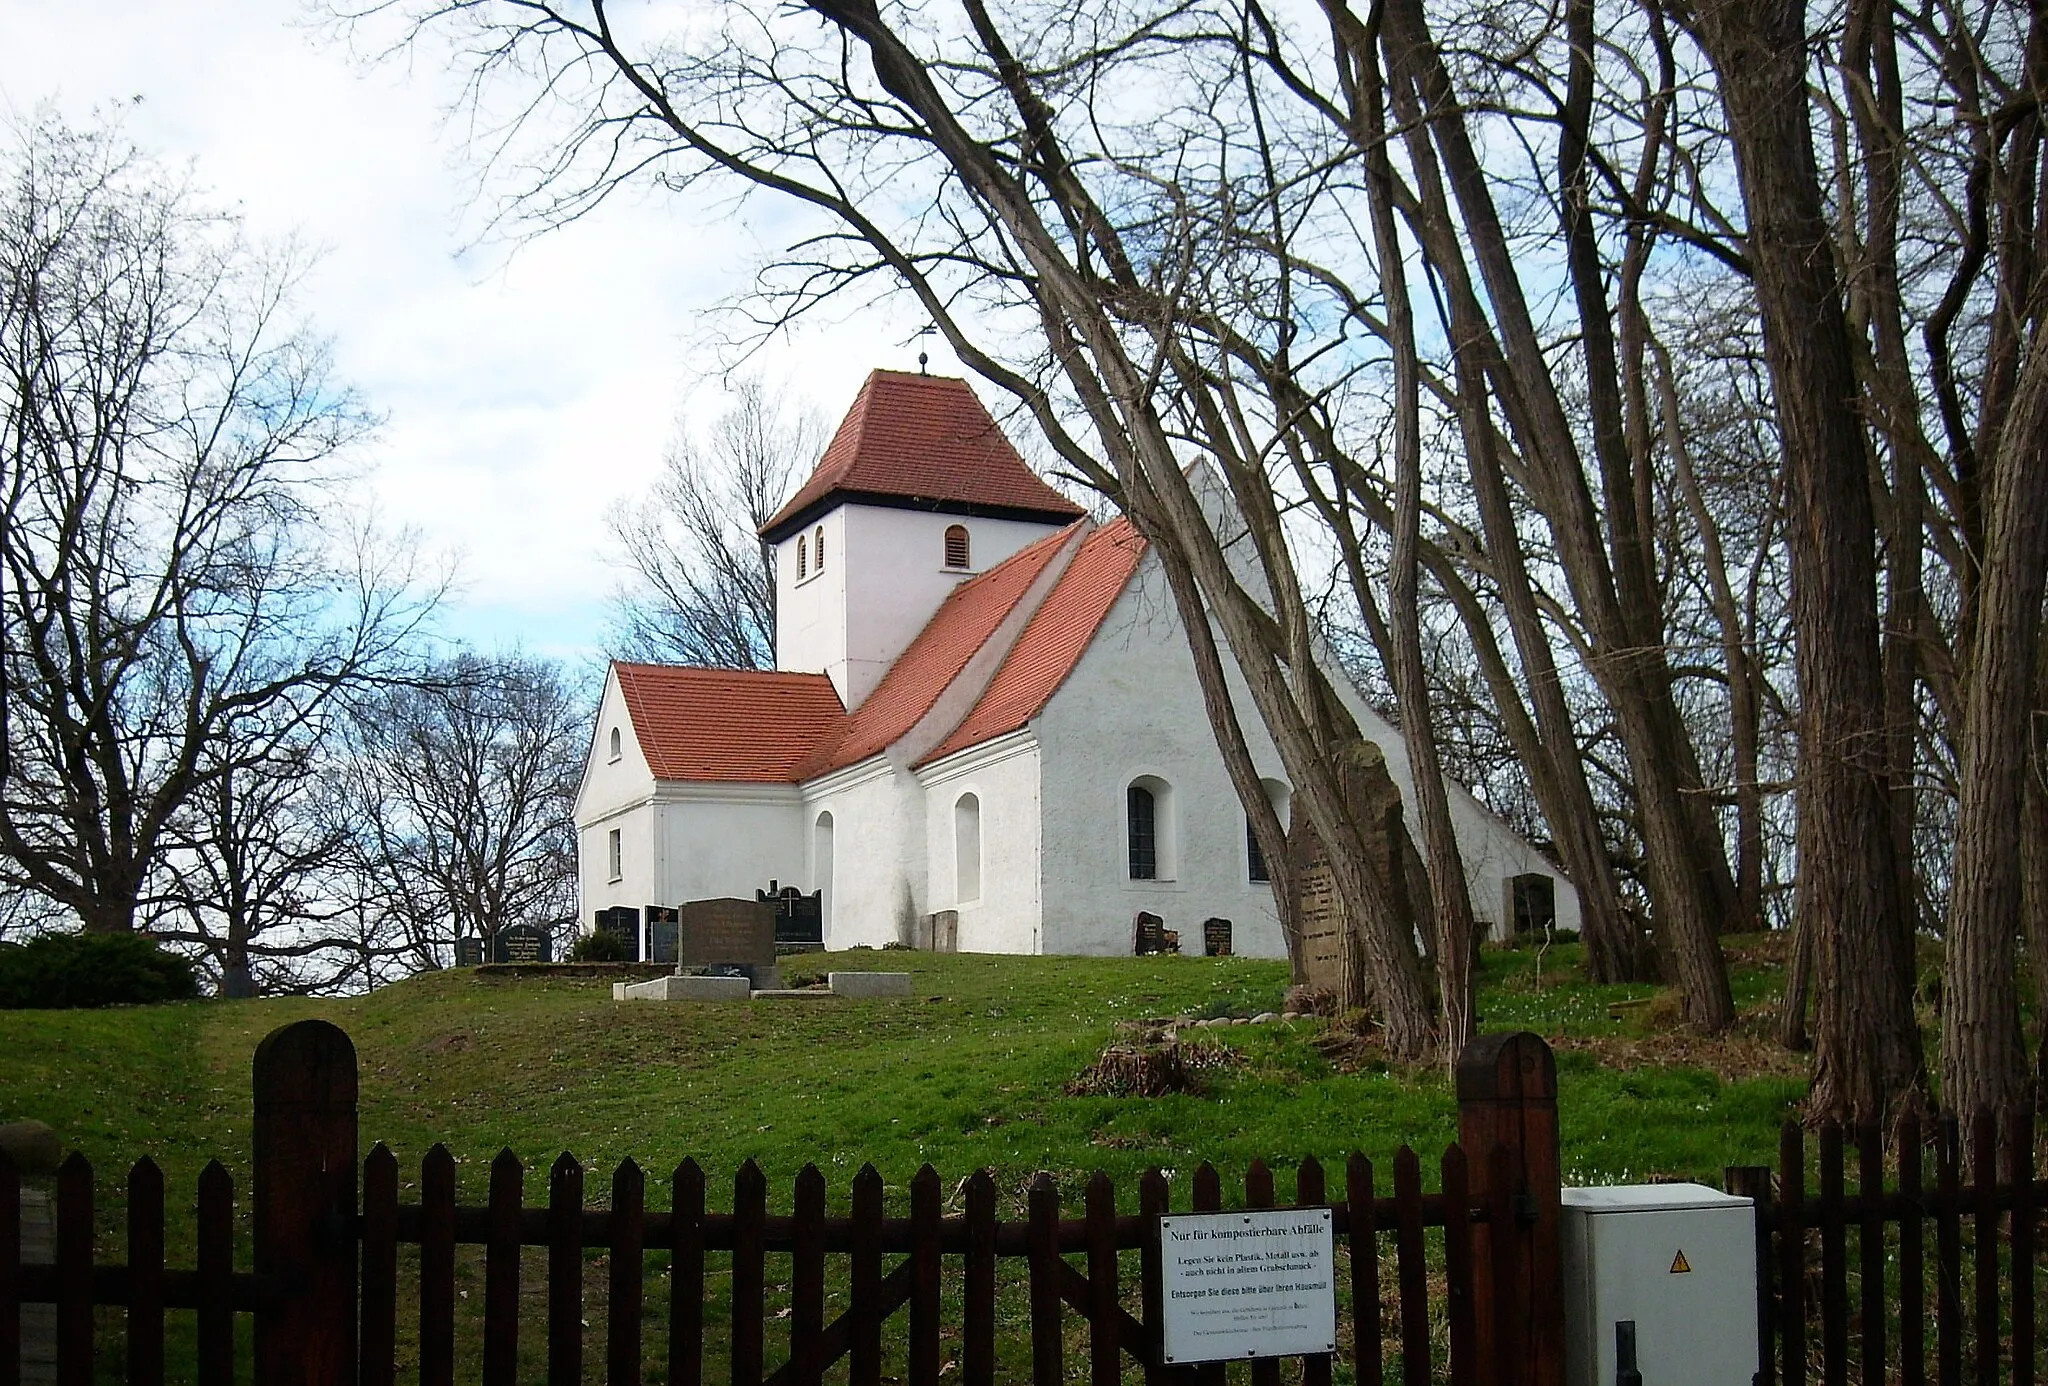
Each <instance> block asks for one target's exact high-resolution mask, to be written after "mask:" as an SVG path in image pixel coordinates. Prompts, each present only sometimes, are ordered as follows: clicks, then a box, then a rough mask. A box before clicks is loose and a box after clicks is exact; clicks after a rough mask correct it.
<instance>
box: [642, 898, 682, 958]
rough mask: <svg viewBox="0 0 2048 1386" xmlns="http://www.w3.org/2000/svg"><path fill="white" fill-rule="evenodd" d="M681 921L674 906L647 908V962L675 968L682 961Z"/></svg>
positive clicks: (651, 906) (650, 906)
mask: <svg viewBox="0 0 2048 1386" xmlns="http://www.w3.org/2000/svg"><path fill="white" fill-rule="evenodd" d="M681 920H682V916H681V915H680V914H679V913H678V912H677V911H676V909H675V907H674V906H672V905H649V906H648V907H647V961H649V962H655V963H668V964H670V965H671V966H673V965H674V964H675V963H676V962H678V961H679V960H680V958H681V954H680V953H679V952H678V948H679V946H680V939H681V933H682V930H681Z"/></svg>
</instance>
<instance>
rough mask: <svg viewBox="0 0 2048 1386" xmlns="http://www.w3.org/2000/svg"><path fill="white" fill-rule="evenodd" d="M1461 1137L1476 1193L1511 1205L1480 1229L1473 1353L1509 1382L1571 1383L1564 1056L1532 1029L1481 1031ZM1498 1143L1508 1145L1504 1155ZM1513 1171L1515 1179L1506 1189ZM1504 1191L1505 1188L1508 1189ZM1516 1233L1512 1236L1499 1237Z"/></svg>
mask: <svg viewBox="0 0 2048 1386" xmlns="http://www.w3.org/2000/svg"><path fill="white" fill-rule="evenodd" d="M1458 1143H1459V1145H1461V1146H1462V1147H1463V1148H1464V1151H1465V1154H1466V1156H1467V1157H1468V1158H1469V1159H1470V1161H1471V1166H1470V1169H1471V1173H1472V1176H1473V1178H1472V1186H1471V1188H1470V1190H1469V1196H1470V1198H1471V1200H1472V1202H1474V1203H1476V1204H1479V1205H1481V1206H1485V1207H1488V1208H1489V1209H1496V1208H1502V1207H1505V1208H1506V1209H1508V1210H1509V1211H1510V1213H1511V1216H1510V1217H1509V1218H1508V1219H1507V1220H1506V1221H1507V1222H1508V1225H1507V1226H1506V1227H1502V1226H1499V1225H1497V1223H1498V1222H1499V1221H1501V1220H1500V1219H1497V1218H1493V1217H1491V1216H1489V1221H1488V1222H1487V1223H1486V1224H1485V1225H1484V1226H1483V1227H1481V1226H1474V1227H1473V1228H1472V1232H1473V1234H1474V1236H1473V1243H1474V1244H1473V1248H1472V1250H1473V1256H1472V1261H1471V1265H1472V1271H1473V1292H1474V1293H1473V1297H1472V1317H1473V1320H1474V1323H1473V1327H1474V1328H1475V1330H1476V1334H1475V1338H1476V1341H1475V1347H1476V1349H1477V1351H1476V1352H1475V1354H1474V1356H1475V1357H1476V1359H1477V1361H1478V1363H1479V1364H1480V1372H1481V1375H1482V1376H1483V1377H1484V1378H1485V1379H1487V1380H1489V1381H1495V1382H1499V1383H1501V1386H1562V1383H1563V1381H1564V1300H1563V1298H1562V1294H1561V1286H1560V1281H1561V1279H1562V1276H1563V1259H1562V1253H1561V1250H1560V1244H1559V1240H1558V1236H1559V1233H1558V1220H1559V1204H1560V1199H1559V1179H1560V1165H1559V1159H1558V1146H1557V1063H1556V1060H1555V1059H1554V1058H1553V1057H1552V1055H1551V1052H1550V1046H1549V1045H1547V1044H1545V1043H1544V1042H1543V1040H1542V1039H1541V1038H1540V1037H1538V1036H1536V1035H1532V1034H1528V1033H1519V1034H1512V1035H1481V1036H1480V1037H1479V1038H1477V1039H1475V1040H1473V1041H1472V1042H1471V1043H1470V1044H1468V1045H1466V1046H1465V1052H1464V1054H1463V1055H1461V1056H1460V1057H1459V1060H1458ZM1495 1147H1499V1148H1500V1149H1501V1150H1503V1151H1505V1155H1506V1157H1505V1159H1502V1158H1498V1157H1496V1156H1495V1155H1494V1154H1493V1152H1494V1149H1495ZM1502 1177H1505V1178H1506V1179H1507V1180H1508V1182H1509V1187H1508V1188H1506V1189H1504V1190H1497V1189H1495V1187H1494V1184H1495V1182H1496V1181H1497V1180H1498V1179H1500V1178H1502ZM1503 1195H1504V1196H1503ZM1503 1236H1505V1237H1507V1238H1509V1239H1510V1240H1511V1243H1512V1245H1510V1246H1506V1247H1503V1246H1500V1245H1499V1244H1498V1239H1500V1238H1501V1237H1503Z"/></svg>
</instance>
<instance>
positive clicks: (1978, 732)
mask: <svg viewBox="0 0 2048 1386" xmlns="http://www.w3.org/2000/svg"><path fill="white" fill-rule="evenodd" d="M1984 530H1985V533H1984V551H1983V559H1982V562H1981V564H1980V566H1979V570H1978V571H1979V576H1978V582H1977V605H1976V622H1975V626H1974V628H1973V630H1972V632H1971V636H1972V638H1971V642H1970V649H1969V662H1968V666H1967V668H1968V683H1967V686H1966V688H1965V690H1964V694H1963V746H1962V764H1961V766H1960V767H1959V769H1958V772H1957V805H1956V850H1955V886H1954V889H1953V891H1952V893H1951V895H1950V897H1949V914H1948V928H1947V931H1946V935H1945V937H1944V940H1943V943H1944V952H1945V954H1946V962H1945V964H1944V967H1943V970H1942V1009H1941V1097H1942V1104H1943V1105H1944V1106H1945V1107H1946V1108H1948V1109H1949V1110H1951V1111H1955V1112H1959V1113H1965V1114H1967V1113H1970V1112H1974V1111H1976V1110H1977V1109H1978V1108H1979V1107H1989V1108H1991V1109H1992V1110H1994V1111H1998V1110H2003V1109H2004V1108H2006V1107H2008V1106H2010V1105H2012V1104H2014V1103H2016V1102H2018V1101H2019V1100H2020V1098H2021V1095H2022V1093H2023V1092H2024V1091H2025V1088H2026V1084H2027V1053H2026V1042H2025V1040H2024V1039H2023V1038H2022V1037H2021V1034H2020V1012H2019V989H2018V985H2017V983H2018V979H2017V976H2016V971H2017V966H2018V961H2019V959H2018V956H2017V952H2016V942H2017V934H2018V931H2017V929H2015V927H2014V924H2015V921H2016V920H2018V919H2019V917H2020V914H2021V905H2022V900H2023V892H2022V888H2021V880H2022V870H2021V840H2020V823H2021V818H2022V811H2023V806H2024V803H2025V797H2026V789H2027V785H2026V781H2027V760H2028V756H2027V751H2028V749H2029V748H2028V744H2027V742H2028V737H2027V732H2028V725H2027V724H2028V721H2029V718H2030V717H2031V715H2032V713H2033V710H2034V704H2035V696H2034V695H2035V688H2036V680H2035V662H2036V660H2037V658H2038V655H2039V643H2040V635H2041V598H2042V592H2043V586H2044V577H2048V330H2037V331H2036V333H2035V335H2034V340H2033V342H2032V343H2031V345H2030V347H2029V350H2028V352H2027V361H2026V365H2025V367H2024V369H2023V371H2022V373H2021V375H2020V379H2019V382H2018V388H2017V390H2016V391H2015V393H2014V395H2013V399H2012V404H2011V407H2010V409H2009V411H2008V412H2007V414H2006V417H2005V421H2004V423H2003V426H2002V427H2001V428H2000V429H1999V433H1998V442H1997V450H1996V452H1995V453H1994V454H1993V457H1992V460H1991V468H1990V475H1989V477H1988V478H1987V484H1986V487H1985V498H1984ZM2016 810H2021V811H2016Z"/></svg>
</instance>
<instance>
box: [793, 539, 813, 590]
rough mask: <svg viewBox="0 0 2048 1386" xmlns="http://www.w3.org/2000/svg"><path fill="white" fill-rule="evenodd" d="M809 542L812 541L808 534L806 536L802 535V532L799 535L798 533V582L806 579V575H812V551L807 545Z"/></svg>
mask: <svg viewBox="0 0 2048 1386" xmlns="http://www.w3.org/2000/svg"><path fill="white" fill-rule="evenodd" d="M809 543H810V539H809V537H808V536H806V535H802V534H799V535H797V537H796V580H797V581H798V582H802V581H803V580H804V579H805V578H806V577H808V576H809V575H810V571H811V551H810V549H809V548H807V547H806V545H808V544H809Z"/></svg>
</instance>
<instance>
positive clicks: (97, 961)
mask: <svg viewBox="0 0 2048 1386" xmlns="http://www.w3.org/2000/svg"><path fill="white" fill-rule="evenodd" d="M198 992H199V980H198V976H197V974H196V973H195V972H194V971H193V970H192V964H191V963H189V962H187V961H186V960H185V959H184V958H181V957H179V956H177V955H176V954H175V953H167V952H165V951H164V950H163V949H162V948H160V947H158V946H157V945H156V943H155V942H153V941H152V940H151V939H149V938H147V937H145V936H143V935H141V934H125V933H124V934H87V933H76V934H44V935H43V936H42V937H41V938H34V939H30V940H29V941H28V942H27V943H0V1010H45V1011H57V1010H71V1009H74V1008H79V1007H88V1006H139V1005H147V1004H149V1003H151V1002H154V1001H180V1000H184V999H185V998H187V997H190V996H196V995H198Z"/></svg>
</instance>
